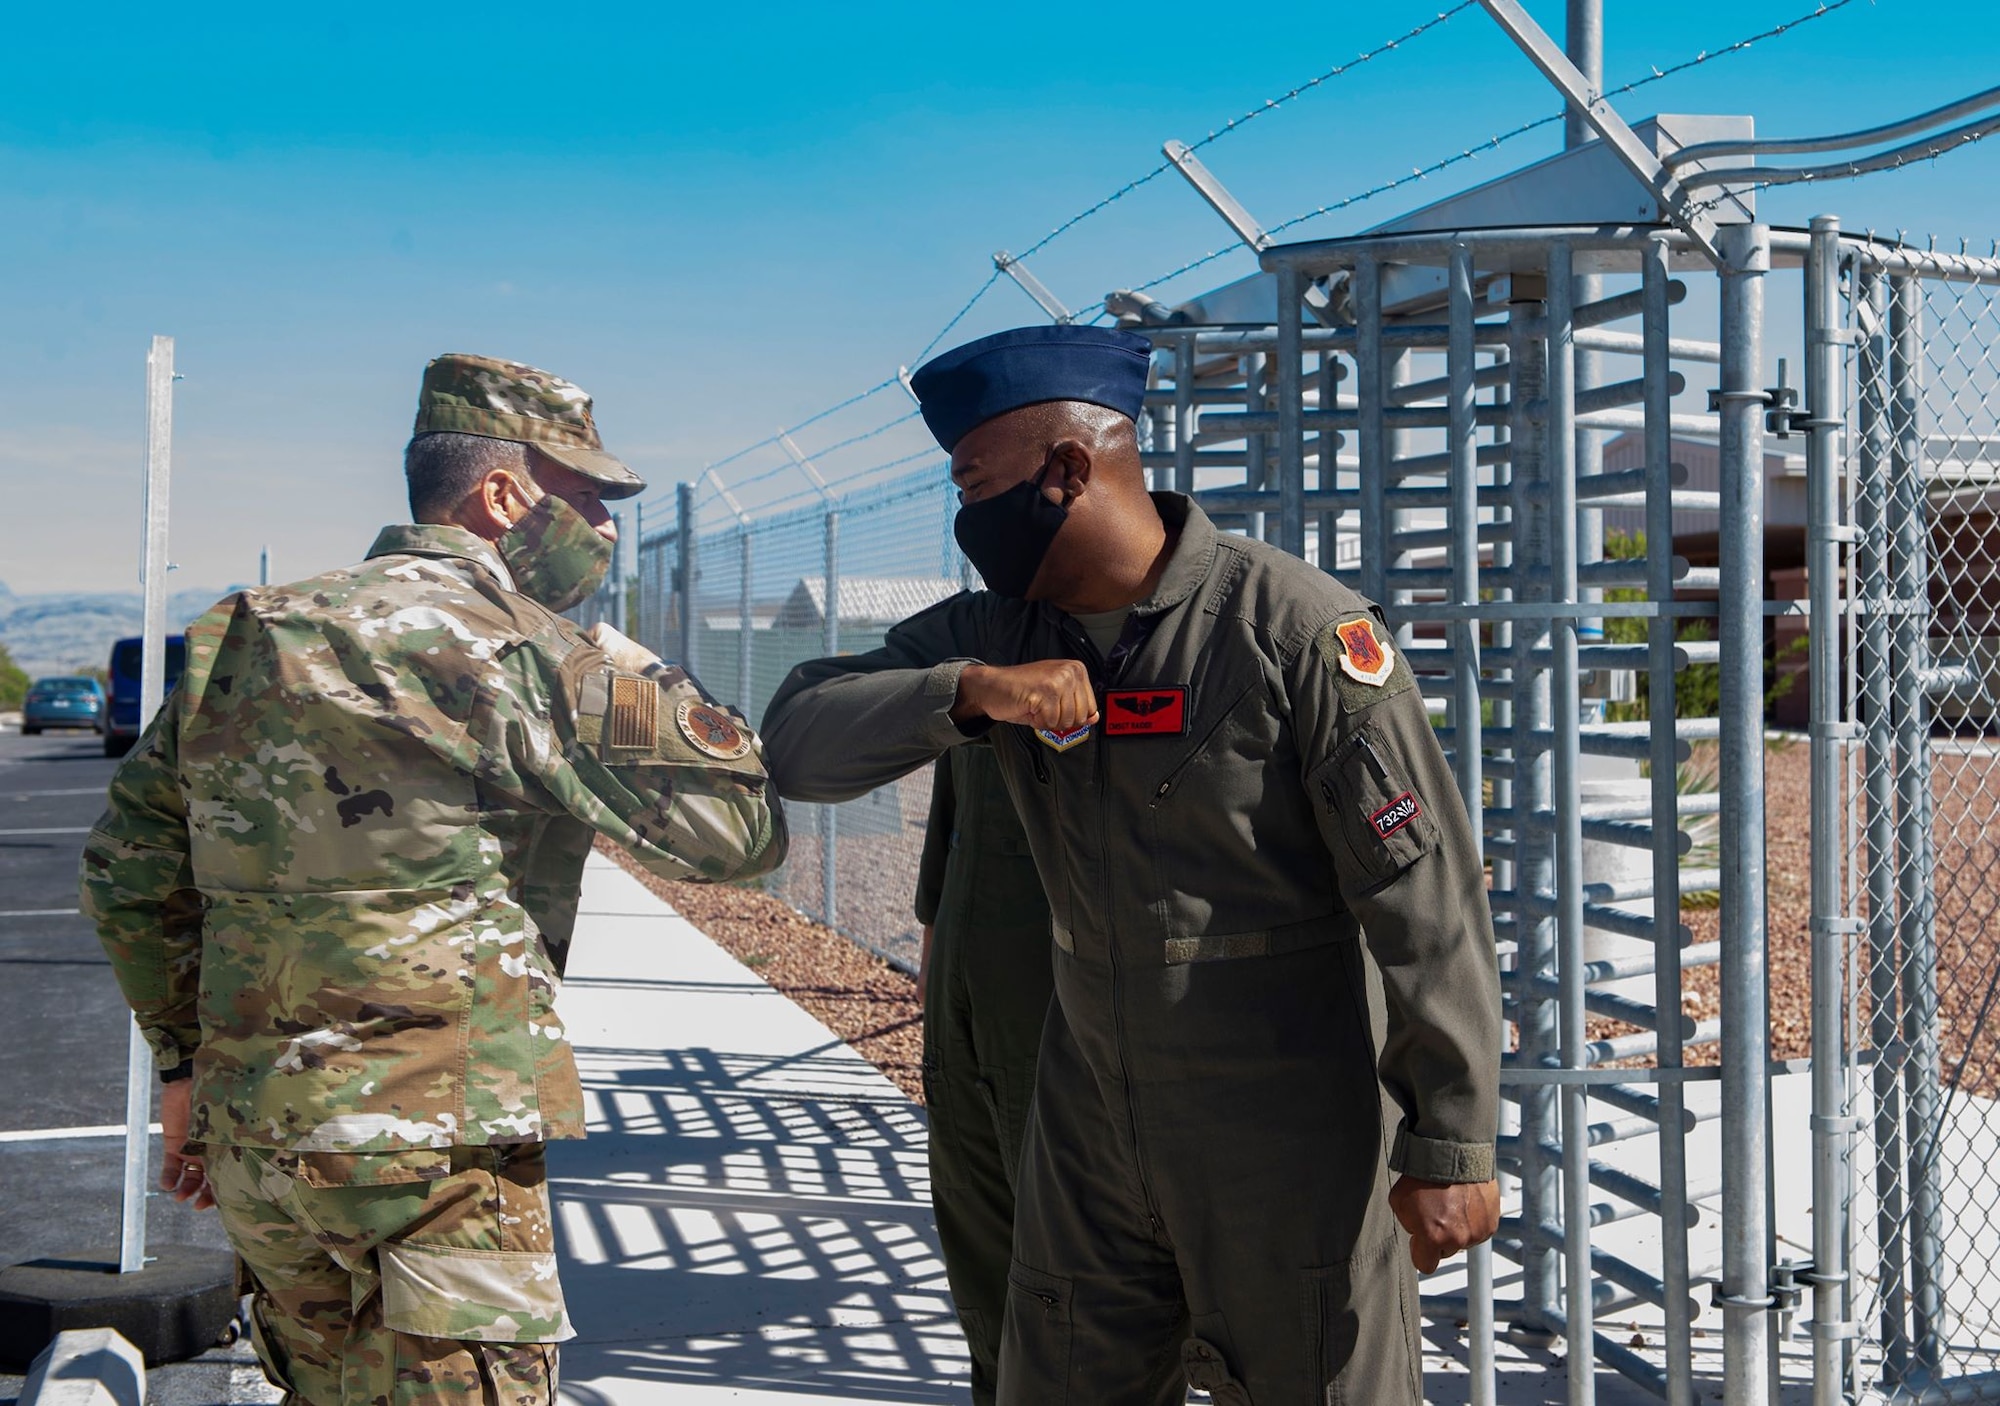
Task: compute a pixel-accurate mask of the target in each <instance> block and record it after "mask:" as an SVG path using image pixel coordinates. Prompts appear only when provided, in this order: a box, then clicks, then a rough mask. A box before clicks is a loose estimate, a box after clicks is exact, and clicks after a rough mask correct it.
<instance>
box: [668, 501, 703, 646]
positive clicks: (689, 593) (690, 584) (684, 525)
mask: <svg viewBox="0 0 2000 1406" xmlns="http://www.w3.org/2000/svg"><path fill="white" fill-rule="evenodd" d="M674 516H675V519H676V521H677V522H678V523H679V536H678V540H677V541H676V542H675V544H674V545H675V547H676V548H677V549H678V551H679V554H680V561H679V563H678V564H679V567H680V573H679V574H680V591H679V595H678V599H677V600H676V602H675V605H676V607H677V610H676V613H677V615H678V616H679V620H680V628H681V667H682V668H683V669H685V670H687V671H688V673H690V674H694V673H696V672H697V671H698V670H699V668H700V667H701V661H700V659H699V658H698V657H697V656H698V655H699V653H700V647H699V643H698V641H699V639H700V635H699V632H698V631H697V629H696V626H697V625H698V624H699V623H700V620H701V617H700V616H699V615H698V614H696V612H695V590H696V587H697V585H698V577H699V575H700V567H701V561H700V556H699V549H698V548H697V547H696V545H695V536H694V534H695V507H694V485H693V484H691V483H683V484H680V485H679V486H678V487H677V489H676V490H675V493H674Z"/></svg>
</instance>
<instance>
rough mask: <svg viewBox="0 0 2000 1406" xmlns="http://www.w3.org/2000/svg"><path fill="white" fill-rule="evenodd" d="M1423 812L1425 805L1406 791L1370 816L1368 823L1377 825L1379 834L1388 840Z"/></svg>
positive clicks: (1376, 830) (1376, 829)
mask: <svg viewBox="0 0 2000 1406" xmlns="http://www.w3.org/2000/svg"><path fill="white" fill-rule="evenodd" d="M1423 813H1424V812H1423V807H1422V806H1420V805H1418V804H1417V798H1416V796H1415V795H1413V794H1412V793H1410V792H1408V791H1405V792H1403V794H1402V795H1400V796H1398V797H1396V799H1395V800H1393V801H1391V802H1389V804H1387V805H1385V806H1383V807H1382V809H1380V810H1378V811H1376V812H1375V813H1374V814H1373V815H1371V816H1369V817H1368V823H1369V824H1370V825H1373V826H1374V827H1375V833H1376V834H1377V835H1378V836H1380V837H1381V838H1382V839H1385V840H1386V839H1388V838H1389V837H1390V836H1391V835H1393V834H1395V833H1396V832H1397V831H1398V830H1400V829H1402V828H1403V827H1404V826H1405V825H1408V824H1409V823H1410V822H1411V821H1412V820H1415V819H1416V818H1417V817H1418V816H1419V815H1422V814H1423Z"/></svg>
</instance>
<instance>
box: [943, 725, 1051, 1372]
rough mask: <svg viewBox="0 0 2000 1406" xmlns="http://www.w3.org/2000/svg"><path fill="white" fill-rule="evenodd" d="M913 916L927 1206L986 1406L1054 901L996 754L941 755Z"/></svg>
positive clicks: (980, 750)
mask: <svg viewBox="0 0 2000 1406" xmlns="http://www.w3.org/2000/svg"><path fill="white" fill-rule="evenodd" d="M916 907H917V921H918V922H920V923H922V924H923V925H924V969H923V987H922V990H923V996H924V1107H925V1110H926V1111H927V1113H928V1114H929V1120H930V1128H931V1135H930V1164H931V1206H932V1209H933V1210H934V1211H935V1212H936V1214H937V1229H938V1246H939V1248H940V1249H942V1250H943V1251H944V1272H945V1277H946V1279H947V1280H949V1281H950V1284H951V1298H952V1304H953V1306H954V1307H955V1308H956V1309H957V1310H958V1321H959V1326H960V1327H961V1328H963V1329H964V1331H965V1343H966V1347H967V1348H968V1349H969V1350H970V1351H971V1354H972V1400H973V1406H992V1403H993V1400H994V1382H995V1379H996V1377H997V1375H998V1363H999V1358H1000V1325H1001V1321H1002V1318H1003V1316H1004V1314H1005V1311H1006V1307H1007V1266H1008V1263H1009V1261H1010V1260H1011V1258H1012V1256H1013V1249H1014V1183H1015V1176H1016V1172H1017V1170H1018V1168H1019V1167H1020V1165H1021V1141H1022V1138H1023V1137H1024V1136H1025V1135H1026V1133H1027V1127H1028V1105H1029V1103H1030V1102H1031V1101H1032V1100H1033V1098H1034V1095H1035V1055H1036V1051H1037V1050H1039V1049H1040V1048H1041V1043H1042V1021H1043V1019H1044V1018H1045V1017H1046V1016H1047V1015H1048V1010H1049V996H1050V994H1051V993H1052V992H1053V991H1054V990H1055V972H1054V970H1053V969H1052V968H1051V967H1050V965H1049V903H1048V900H1047V899H1046V898H1044V897H1042V881H1041V876H1040V875H1039V874H1037V873H1036V872H1035V857H1034V854H1033V852H1032V851H1031V850H1030V849H1029V848H1028V837H1027V835H1026V834H1024V833H1023V832H1022V830H1021V819H1020V817H1019V816H1017V815H1016V814H1015V813H1014V802H1013V801H1012V800H1011V799H1010V798H1009V797H1008V795H1007V786H1006V783H1005V782H1004V781H1003V780H1002V779H1001V775H1000V761H999V758H998V757H997V756H996V755H995V753H994V750H993V748H992V747H990V746H984V745H974V746H969V747H954V748H952V750H951V751H950V752H949V753H947V754H946V755H944V756H942V757H939V758H938V761H937V768H936V770H935V772H934V773H933V780H932V783H931V813H930V826H929V829H928V830H927V831H926V833H925V835H924V854H923V861H922V863H921V865H920V866H919V868H918V873H917V905H916Z"/></svg>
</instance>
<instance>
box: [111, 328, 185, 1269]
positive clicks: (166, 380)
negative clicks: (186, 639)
mask: <svg viewBox="0 0 2000 1406" xmlns="http://www.w3.org/2000/svg"><path fill="white" fill-rule="evenodd" d="M173 466H174V339H173V338H172V337H155V338H153V346H152V350H151V351H149V352H148V353H147V354H146V496H145V506H144V509H143V511H144V515H145V516H144V522H145V534H146V535H145V554H144V556H143V557H142V558H141V560H142V562H143V566H142V568H141V571H140V576H139V580H140V585H141V588H142V589H143V591H144V593H145V617H144V624H143V625H142V626H141V629H140V635H141V643H140V646H139V729H140V731H141V732H142V733H143V732H144V731H145V729H146V728H147V727H149V726H150V725H151V724H152V721H153V717H154V715H155V714H157V713H158V712H159V711H160V704H161V702H162V700H164V699H165V697H166V692H167V686H166V685H167V572H168V571H169V570H170V567H169V566H168V564H167V513H168V505H169V503H170V502H171V500H172V490H173ZM153 1069H154V1066H153V1052H152V1050H151V1048H150V1047H149V1046H148V1045H147V1044H146V1041H145V1039H144V1038H143V1037H142V1036H141V1035H140V1034H139V1024H138V1022H137V1021H133V1022H132V1024H131V1026H130V1028H129V1030H128V1032H127V1037H126V1046H125V1176H124V1185H123V1187H122V1189H121V1194H120V1197H119V1209H118V1272H119V1273H121V1274H131V1273H134V1272H135V1271H137V1270H140V1269H144V1268H145V1267H146V1181H147V1177H146V1173H147V1169H148V1167H149V1166H150V1164H151V1154H152V1134H151V1133H150V1132H149V1131H148V1130H147V1129H148V1127H149V1126H150V1124H151V1122H152V1112H153V1084H154V1082H155V1081H154V1077H153Z"/></svg>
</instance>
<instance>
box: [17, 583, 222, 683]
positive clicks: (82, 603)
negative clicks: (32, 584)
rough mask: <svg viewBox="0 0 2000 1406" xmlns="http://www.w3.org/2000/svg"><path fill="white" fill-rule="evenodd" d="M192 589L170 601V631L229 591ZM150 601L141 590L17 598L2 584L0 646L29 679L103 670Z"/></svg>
mask: <svg viewBox="0 0 2000 1406" xmlns="http://www.w3.org/2000/svg"><path fill="white" fill-rule="evenodd" d="M238 589H240V587H236V586H231V587H228V588H227V589H226V590H220V591H211V590H204V589H190V590H185V591H175V592H174V593H173V594H172V595H170V596H168V597H167V627H168V628H169V629H170V630H179V629H180V628H181V627H182V626H183V625H185V624H186V623H187V622H188V621H190V620H192V619H194V618H195V617H196V616H197V615H199V614H201V613H202V611H204V610H206V609H208V608H209V606H211V605H213V604H215V602H216V601H218V600H220V599H221V598H222V597H223V596H225V595H227V594H229V592H230V591H234V590H238ZM144 610H145V600H144V598H143V597H142V596H141V595H140V594H139V592H137V591H103V592H61V591H55V592H49V593H47V594H44V595H31V596H22V595H16V594H15V593H14V592H13V591H11V590H9V589H8V588H7V583H6V582H4V581H0V644H4V645H6V646H7V648H8V650H9V652H11V653H12V654H13V656H14V662H15V663H16V664H18V665H20V666H21V668H22V669H23V670H25V671H26V672H27V674H28V676H29V677H30V678H38V677H40V676H41V675H43V674H66V673H70V672H72V671H74V670H76V669H82V668H90V667H95V668H99V669H101V668H103V667H104V666H105V663H106V661H108V660H109V659H110V657H111V646H112V644H113V642H114V641H117V640H120V639H123V638H124V637H125V636H127V635H136V634H138V633H139V628H140V625H141V623H142V618H143V615H144Z"/></svg>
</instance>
